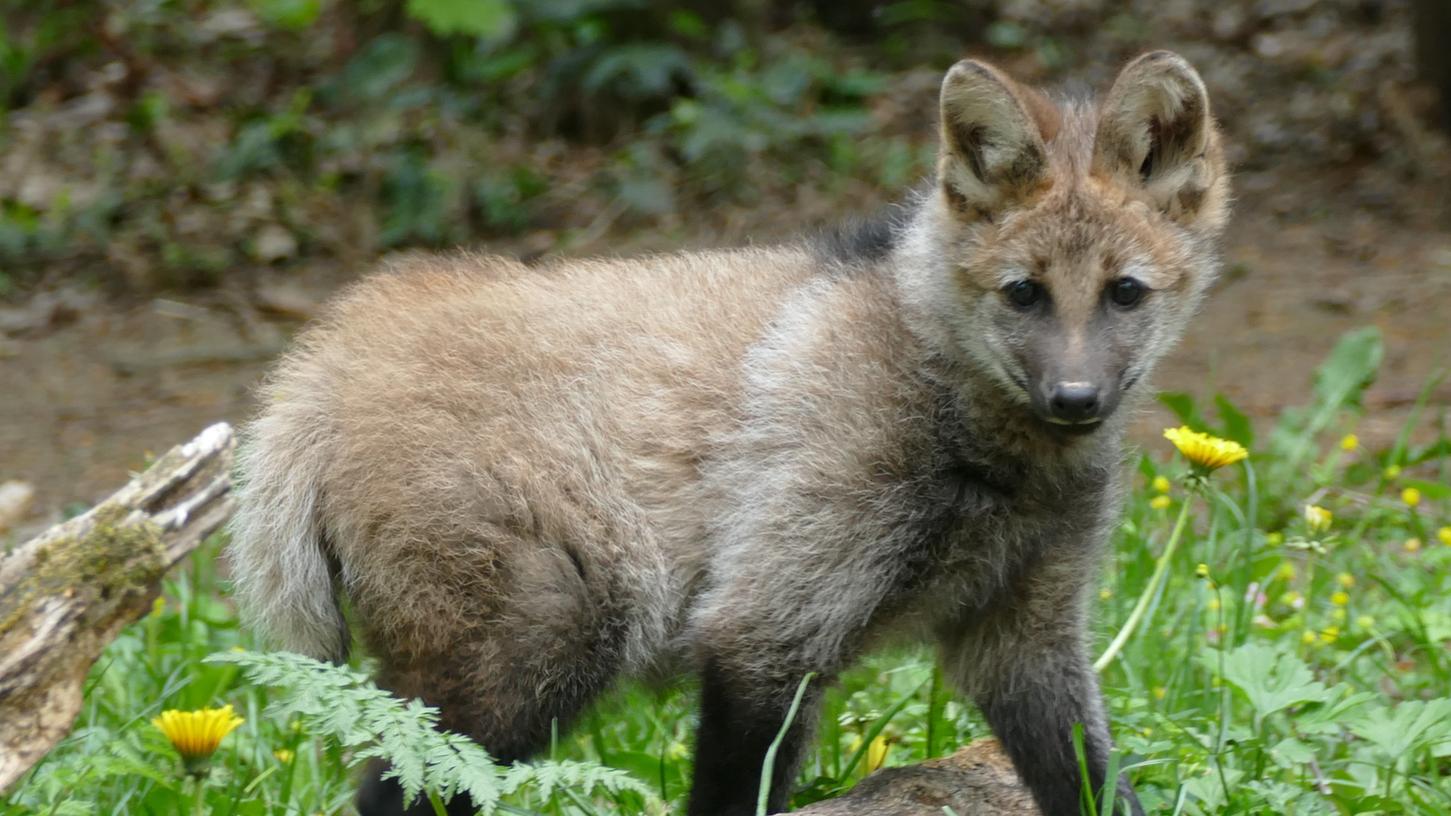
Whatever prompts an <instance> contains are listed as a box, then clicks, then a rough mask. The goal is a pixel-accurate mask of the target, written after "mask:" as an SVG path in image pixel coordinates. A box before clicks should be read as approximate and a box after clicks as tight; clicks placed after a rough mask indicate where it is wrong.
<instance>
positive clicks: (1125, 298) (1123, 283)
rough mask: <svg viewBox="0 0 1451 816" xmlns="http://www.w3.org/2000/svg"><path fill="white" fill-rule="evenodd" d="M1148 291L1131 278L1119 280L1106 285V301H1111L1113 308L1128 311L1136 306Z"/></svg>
mask: <svg viewBox="0 0 1451 816" xmlns="http://www.w3.org/2000/svg"><path fill="white" fill-rule="evenodd" d="M1148 291H1149V289H1148V287H1147V286H1144V285H1143V284H1142V283H1139V282H1138V281H1136V280H1134V279H1133V278H1119V279H1118V280H1116V281H1114V282H1113V283H1110V284H1109V285H1108V299H1109V300H1112V301H1113V304H1114V305H1115V306H1119V307H1121V308H1124V309H1129V308H1132V307H1134V306H1137V305H1138V304H1139V301H1141V300H1143V299H1144V294H1145V293H1146V292H1148Z"/></svg>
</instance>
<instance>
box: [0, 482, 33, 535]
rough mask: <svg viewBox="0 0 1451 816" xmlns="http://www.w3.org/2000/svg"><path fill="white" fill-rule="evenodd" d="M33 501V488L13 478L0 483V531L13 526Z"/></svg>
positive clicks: (26, 511) (28, 509)
mask: <svg viewBox="0 0 1451 816" xmlns="http://www.w3.org/2000/svg"><path fill="white" fill-rule="evenodd" d="M34 502H35V488H34V487H31V486H30V484H29V483H27V482H21V481H16V480H14V479H12V480H10V481H8V482H3V483H0V533H3V532H5V531H6V530H9V529H10V528H11V527H14V526H15V525H16V523H18V522H19V521H20V520H21V519H23V518H25V514H26V513H28V512H30V505H32V504H33V503H34Z"/></svg>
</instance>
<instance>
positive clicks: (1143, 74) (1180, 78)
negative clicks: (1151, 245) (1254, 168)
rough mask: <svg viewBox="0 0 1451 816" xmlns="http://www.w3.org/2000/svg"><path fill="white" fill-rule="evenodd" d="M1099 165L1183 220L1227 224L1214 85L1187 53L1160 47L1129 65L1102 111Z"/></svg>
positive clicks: (1096, 152)
mask: <svg viewBox="0 0 1451 816" xmlns="http://www.w3.org/2000/svg"><path fill="white" fill-rule="evenodd" d="M1093 169H1094V172H1095V174H1097V175H1100V176H1107V177H1109V178H1112V179H1114V180H1116V181H1118V182H1119V183H1120V184H1122V185H1123V186H1125V187H1126V188H1128V189H1129V190H1130V191H1131V193H1132V194H1134V195H1135V197H1137V198H1139V199H1140V200H1143V201H1145V203H1148V204H1150V205H1151V206H1153V207H1155V208H1157V209H1158V210H1160V211H1161V212H1163V213H1165V214H1166V215H1168V216H1169V217H1170V218H1172V219H1174V220H1175V221H1179V222H1180V223H1183V224H1184V225H1185V226H1190V227H1194V228H1198V229H1207V230H1210V231H1217V230H1218V229H1219V228H1220V227H1222V226H1223V225H1224V220H1225V217H1226V212H1227V203H1228V201H1227V199H1228V178H1227V175H1228V174H1227V172H1226V167H1225V164H1224V156H1223V154H1222V152H1221V150H1220V147H1219V133H1218V130H1217V128H1216V127H1215V124H1214V119H1213V117H1212V116H1210V114H1209V92H1208V91H1207V90H1205V88H1204V81H1203V80H1201V79H1200V78H1199V74H1198V73H1197V72H1196V71H1195V70H1194V68H1193V66H1191V65H1190V64H1189V63H1188V62H1187V61H1185V59H1184V58H1183V57H1181V56H1179V55H1178V54H1175V53H1173V52H1171V51H1154V52H1152V53H1149V54H1145V55H1143V56H1141V57H1139V58H1138V59H1136V60H1134V61H1133V62H1131V63H1129V64H1128V65H1127V66H1125V67H1124V69H1123V71H1122V72H1121V73H1120V74H1119V76H1118V79H1117V80H1115V81H1114V84H1113V88H1112V89H1111V90H1110V91H1109V92H1108V97H1107V98H1105V99H1104V102H1103V105H1102V106H1101V108H1100V110H1099V120H1098V132H1097V134H1096V135H1095V137H1094V147H1093Z"/></svg>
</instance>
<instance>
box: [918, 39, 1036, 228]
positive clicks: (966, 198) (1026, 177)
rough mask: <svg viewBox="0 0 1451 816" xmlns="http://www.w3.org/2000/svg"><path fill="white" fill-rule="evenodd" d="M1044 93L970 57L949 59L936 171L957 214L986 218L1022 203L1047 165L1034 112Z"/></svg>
mask: <svg viewBox="0 0 1451 816" xmlns="http://www.w3.org/2000/svg"><path fill="white" fill-rule="evenodd" d="M1047 106H1048V103H1047V102H1046V101H1043V100H1040V99H1037V98H1036V97H1035V96H1034V95H1033V92H1031V91H1028V90H1025V89H1023V88H1020V87H1018V86H1017V84H1016V83H1014V82H1013V81H1012V80H1011V79H1008V78H1007V77H1006V76H1004V75H1003V74H1002V73H1000V72H999V71H998V70H997V69H996V68H993V67H992V66H990V65H987V64H985V63H981V62H978V61H976V60H963V61H962V62H959V63H957V64H956V65H954V66H952V68H951V70H949V71H948V72H947V76H946V78H944V79H943V80H942V101H941V108H942V110H941V119H942V148H941V150H940V152H939V156H938V160H937V178H938V183H939V184H940V185H941V186H942V191H943V193H944V194H945V195H946V196H947V201H948V203H949V204H951V205H952V209H953V210H954V211H955V212H956V213H957V214H958V215H959V216H960V217H962V218H965V219H976V218H980V217H986V218H988V219H989V220H991V219H992V218H993V217H994V215H995V214H996V213H998V212H1000V211H1002V210H1005V209H1009V208H1011V207H1012V206H1014V205H1015V204H1019V203H1021V201H1022V199H1024V198H1025V197H1026V196H1027V195H1028V193H1030V192H1031V191H1032V190H1033V189H1034V188H1036V187H1037V186H1038V185H1039V184H1040V183H1041V182H1042V181H1043V180H1044V179H1045V178H1046V175H1047V172H1048V159H1047V151H1046V150H1045V149H1044V147H1043V133H1042V130H1041V128H1040V126H1039V122H1038V121H1037V119H1038V118H1042V117H1045V116H1047V115H1048V113H1047V111H1046V110H1037V111H1035V112H1036V113H1038V117H1036V118H1035V116H1034V112H1030V111H1033V109H1034V108H1035V107H1038V108H1046V107H1047Z"/></svg>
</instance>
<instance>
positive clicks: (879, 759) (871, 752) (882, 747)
mask: <svg viewBox="0 0 1451 816" xmlns="http://www.w3.org/2000/svg"><path fill="white" fill-rule="evenodd" d="M890 747H891V746H889V745H888V744H887V737H886V735H885V734H878V735H877V736H876V739H873V740H872V744H871V745H868V746H867V773H871V772H872V771H875V770H876V769H878V768H880V767H882V763H883V762H886V761H887V749H888V748H890Z"/></svg>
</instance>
